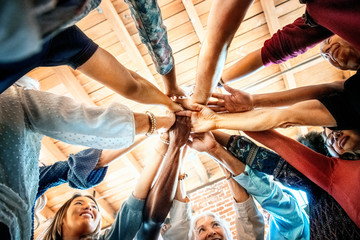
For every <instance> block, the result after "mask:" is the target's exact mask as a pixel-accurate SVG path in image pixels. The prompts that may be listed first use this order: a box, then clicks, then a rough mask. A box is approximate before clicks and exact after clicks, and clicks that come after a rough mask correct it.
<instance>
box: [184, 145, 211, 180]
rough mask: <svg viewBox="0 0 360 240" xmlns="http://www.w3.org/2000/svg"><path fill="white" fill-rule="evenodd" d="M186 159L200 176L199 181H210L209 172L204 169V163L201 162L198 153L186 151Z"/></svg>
mask: <svg viewBox="0 0 360 240" xmlns="http://www.w3.org/2000/svg"><path fill="white" fill-rule="evenodd" d="M186 159H188V161H190V163H191V165H193V167H194V169H195V171H196V173H197V174H198V175H199V177H200V181H201V182H202V183H204V184H206V183H208V182H209V181H210V179H209V173H208V171H207V170H206V168H205V166H204V164H203V163H202V162H201V160H200V158H199V156H198V154H195V153H194V152H193V151H191V152H189V153H187V157H186Z"/></svg>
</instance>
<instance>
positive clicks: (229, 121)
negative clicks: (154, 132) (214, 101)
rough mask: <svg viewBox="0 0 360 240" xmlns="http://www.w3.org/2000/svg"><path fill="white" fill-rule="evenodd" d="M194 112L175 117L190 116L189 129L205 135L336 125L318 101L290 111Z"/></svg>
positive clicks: (200, 109)
mask: <svg viewBox="0 0 360 240" xmlns="http://www.w3.org/2000/svg"><path fill="white" fill-rule="evenodd" d="M193 108H194V110H195V111H181V112H179V113H177V115H181V116H189V117H191V124H192V128H191V130H192V131H194V132H207V131H211V130H215V129H232V130H242V131H263V130H268V129H273V128H278V127H281V128H286V127H290V126H309V125H310V126H327V127H333V126H336V121H335V119H334V117H333V116H332V115H331V114H330V112H329V111H328V110H327V108H326V107H325V106H324V105H323V104H322V103H321V102H319V101H318V100H309V101H304V102H300V103H297V104H294V105H292V106H291V107H289V108H284V109H277V108H267V109H255V110H253V111H248V112H242V113H224V114H217V113H215V112H213V111H212V110H211V109H209V108H207V107H205V106H202V105H198V104H197V105H196V104H195V105H193Z"/></svg>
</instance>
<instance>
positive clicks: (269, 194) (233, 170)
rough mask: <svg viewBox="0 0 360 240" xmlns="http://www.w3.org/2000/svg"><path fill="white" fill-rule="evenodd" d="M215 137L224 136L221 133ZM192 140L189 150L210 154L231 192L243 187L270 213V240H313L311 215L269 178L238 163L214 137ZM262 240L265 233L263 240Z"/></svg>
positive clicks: (202, 136) (197, 135)
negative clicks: (191, 148)
mask: <svg viewBox="0 0 360 240" xmlns="http://www.w3.org/2000/svg"><path fill="white" fill-rule="evenodd" d="M214 134H215V135H219V134H220V135H221V133H218V132H214ZM192 137H193V140H192V141H189V143H188V144H189V146H190V147H193V148H194V149H196V150H197V151H200V152H206V153H208V154H209V155H210V156H211V157H212V158H213V159H214V160H215V161H216V162H218V163H219V165H220V166H221V168H222V169H223V171H224V172H225V174H226V176H227V178H226V179H228V181H229V185H230V186H232V187H231V188H232V189H234V186H236V185H238V187H237V188H239V187H240V186H241V188H242V189H244V190H243V191H247V193H248V194H250V196H252V197H253V198H254V199H255V200H256V201H257V202H258V203H259V204H260V205H261V207H262V208H263V209H265V210H266V211H268V212H269V213H270V216H271V217H270V229H269V232H268V236H267V239H310V229H309V219H308V215H307V214H306V213H305V212H304V210H303V209H301V208H300V206H299V204H298V202H297V201H296V199H294V198H293V197H292V196H291V195H289V194H287V193H285V192H284V191H283V190H282V189H281V188H280V187H279V186H278V185H277V184H275V183H274V182H273V181H271V180H270V178H269V177H268V176H267V175H266V174H264V173H261V172H259V171H257V170H253V169H251V168H249V167H248V166H246V165H245V164H244V163H243V162H240V161H239V160H238V159H236V158H235V157H234V156H233V155H232V154H231V153H230V152H228V151H227V150H226V149H224V147H223V146H222V145H221V144H220V143H219V142H217V141H216V140H215V138H214V136H213V135H212V134H211V133H209V132H207V133H204V134H193V135H192ZM239 195H240V194H239V192H235V191H234V190H233V196H234V198H235V199H236V197H237V196H239ZM248 196H249V195H248ZM263 238H264V233H263V235H262V238H261V239H263ZM238 239H241V238H238ZM257 239H259V237H257Z"/></svg>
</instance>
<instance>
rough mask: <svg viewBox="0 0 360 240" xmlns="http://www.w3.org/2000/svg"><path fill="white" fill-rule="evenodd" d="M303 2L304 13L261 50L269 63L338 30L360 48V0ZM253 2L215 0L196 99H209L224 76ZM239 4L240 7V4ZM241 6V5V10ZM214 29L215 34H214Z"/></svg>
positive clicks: (197, 81) (282, 58) (200, 60)
mask: <svg viewBox="0 0 360 240" xmlns="http://www.w3.org/2000/svg"><path fill="white" fill-rule="evenodd" d="M300 2H301V3H303V4H306V12H305V14H304V17H300V18H298V19H296V20H295V21H294V22H293V23H292V24H289V25H286V26H285V27H284V28H283V29H282V30H280V31H278V32H277V33H275V34H274V35H273V36H272V38H271V39H269V40H267V41H266V42H265V44H264V48H263V49H262V50H261V51H262V54H261V55H262V61H263V63H264V65H265V66H267V65H270V64H273V63H276V64H278V63H281V62H284V61H286V60H288V59H290V58H293V57H295V56H297V55H298V54H301V53H304V52H306V51H307V49H309V48H311V47H313V46H315V45H316V44H317V43H319V42H321V41H322V40H325V39H327V38H328V37H330V36H332V35H334V34H338V35H339V36H340V37H341V38H343V39H344V40H346V41H347V42H349V43H350V44H351V45H352V46H354V47H355V48H356V49H358V50H360V44H359V41H358V36H360V32H359V30H358V28H357V25H358V23H359V21H360V19H359V16H357V14H356V13H357V12H359V10H360V4H359V3H358V2H357V1H355V0H346V1H343V2H341V3H340V2H339V1H335V0H332V1H331V2H329V1H327V2H324V1H322V0H315V1H306V0H301V1H300ZM251 3H252V1H250V0H248V1H236V0H234V1H230V2H229V3H228V4H223V3H222V2H221V1H215V2H213V4H212V9H211V11H210V14H209V19H208V26H209V34H208V35H207V37H206V40H205V42H204V46H203V47H202V49H201V52H200V56H199V64H198V70H197V72H199V73H201V74H199V77H198V78H197V79H196V87H195V92H194V95H193V96H192V99H191V100H192V103H200V104H206V103H207V101H208V99H209V97H210V95H211V92H212V90H213V88H214V87H215V85H216V84H217V82H218V81H219V80H220V76H221V74H222V69H223V65H224V62H225V58H226V53H227V48H228V45H229V43H230V42H231V39H232V37H233V36H234V33H235V31H236V30H237V28H238V26H239V25H240V23H241V21H242V19H243V17H244V14H245V13H246V11H247V9H248V7H249V6H250V5H251ZM230 4H232V5H231V6H230V7H231V8H228V6H229V5H230ZM236 4H238V6H240V7H236V6H237V5H236ZM238 9H241V10H240V13H238ZM339 9H341V11H339ZM235 11H236V12H235ZM334 19H336V21H334ZM211 23H213V24H211ZM211 32H213V35H211V34H210V33H211ZM214 36H215V37H214ZM207 41H208V42H209V44H208V43H207Z"/></svg>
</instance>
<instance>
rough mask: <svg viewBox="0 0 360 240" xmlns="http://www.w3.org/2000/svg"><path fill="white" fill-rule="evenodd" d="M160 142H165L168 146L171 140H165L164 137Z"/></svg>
mask: <svg viewBox="0 0 360 240" xmlns="http://www.w3.org/2000/svg"><path fill="white" fill-rule="evenodd" d="M160 141H161V142H163V143H165V144H167V145H169V144H170V141H169V140H166V139H164V138H162V137H160Z"/></svg>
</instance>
